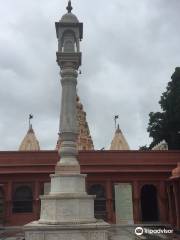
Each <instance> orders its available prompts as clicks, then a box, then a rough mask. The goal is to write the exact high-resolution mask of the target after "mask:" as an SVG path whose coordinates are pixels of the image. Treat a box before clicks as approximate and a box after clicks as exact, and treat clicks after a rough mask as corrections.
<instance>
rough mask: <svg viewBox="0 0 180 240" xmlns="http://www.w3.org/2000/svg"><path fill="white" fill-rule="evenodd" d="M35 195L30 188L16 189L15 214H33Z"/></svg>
mask: <svg viewBox="0 0 180 240" xmlns="http://www.w3.org/2000/svg"><path fill="white" fill-rule="evenodd" d="M32 210H33V195H32V190H31V188H30V187H28V186H21V187H18V188H16V191H15V193H14V196H13V213H25V212H32Z"/></svg>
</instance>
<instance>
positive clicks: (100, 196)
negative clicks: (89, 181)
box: [88, 184, 106, 220]
mask: <svg viewBox="0 0 180 240" xmlns="http://www.w3.org/2000/svg"><path fill="white" fill-rule="evenodd" d="M88 194H89V195H96V198H95V200H94V213H95V217H96V218H97V219H104V220H106V192H105V189H104V187H103V186H102V185H101V184H95V185H92V186H90V188H89V189H88Z"/></svg>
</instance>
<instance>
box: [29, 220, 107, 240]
mask: <svg viewBox="0 0 180 240" xmlns="http://www.w3.org/2000/svg"><path fill="white" fill-rule="evenodd" d="M108 228H109V224H107V223H105V222H103V221H97V222H96V223H89V224H79V223H77V224H64V225H63V224H61V225H50V224H48V225H47V224H39V222H33V223H31V224H28V225H26V226H25V239H26V240H60V239H62V240H106V239H108Z"/></svg>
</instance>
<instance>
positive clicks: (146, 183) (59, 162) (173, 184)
mask: <svg viewBox="0 0 180 240" xmlns="http://www.w3.org/2000/svg"><path fill="white" fill-rule="evenodd" d="M56 34H57V38H58V50H57V53H56V56H57V63H58V65H59V67H60V72H61V86H62V99H61V117H60V129H59V130H57V132H58V131H59V136H58V139H57V143H54V149H52V150H43V149H42V148H40V145H41V143H40V142H39V140H38V138H37V137H36V134H35V130H34V129H33V127H34V126H33V125H32V123H30V124H29V128H28V131H27V130H25V132H26V131H27V133H25V137H24V138H23V139H22V140H21V139H19V142H17V151H0V223H1V225H4V226H12V225H18V226H20V225H24V224H28V223H30V222H33V221H35V223H36V224H34V223H31V224H30V225H27V229H26V231H27V236H28V237H27V239H37V238H32V237H31V236H30V234H31V233H30V232H31V231H35V230H34V229H35V227H36V226H38V227H39V226H41V224H47V226H48V228H49V231H52V228H51V227H50V225H52V224H59V225H58V226H61V224H64V222H65V223H66V224H70V220H69V219H70V216H71V217H72V218H73V220H72V222H73V223H74V222H76V221H77V223H78V226H79V228H80V229H81V230H82V229H83V227H82V226H86V228H87V229H88V230H87V231H89V232H90V233H89V234H90V235H91V234H92V237H89V238H88V239H95V238H93V236H95V235H93V234H95V233H94V231H95V230H93V229H95V228H96V229H98V231H99V232H98V234H99V236H101V235H103V234H104V235H103V236H104V238H99V239H107V238H106V236H105V229H106V228H107V227H108V223H117V224H137V223H139V224H142V223H159V224H169V225H171V227H173V228H174V229H180V150H168V146H167V143H166V142H165V141H163V139H162V142H160V143H159V144H158V145H157V146H155V147H154V148H153V149H152V150H147V151H140V150H131V149H130V146H129V144H128V139H127V138H126V136H125V135H124V134H123V129H121V126H119V124H118V125H117V127H116V129H115V131H114V136H112V139H109V146H110V147H109V149H102V150H96V149H95V146H94V144H93V136H91V132H90V127H89V125H88V114H86V109H84V106H83V103H82V102H81V100H80V99H81V98H80V96H78V94H77V91H76V85H77V82H78V68H79V66H80V65H81V54H83V53H81V52H80V40H82V38H83V23H81V22H79V20H78V18H77V17H76V16H75V15H74V13H72V6H71V1H69V3H68V7H67V13H65V14H64V15H63V16H62V17H61V18H60V20H59V21H58V22H56ZM88 37H89V38H90V37H91V36H88ZM83 64H86V63H85V62H84V63H83ZM112 84H113V81H112ZM42 91H43V89H42ZM57 98H59V96H57ZM87 98H88V96H87ZM67 99H68V100H67ZM94 104H95V103H94ZM107 127H108V126H107ZM102 134H103V133H102ZM86 175H87V177H86ZM62 183H64V185H63V184H62ZM72 186H74V189H72ZM85 186H86V190H85ZM63 194H64V195H63ZM92 195H95V199H94V206H93V197H91V196H92ZM40 196H41V197H40ZM63 199H64V200H63ZM72 199H75V200H72ZM53 201H54V203H53ZM73 201H74V202H73ZM55 202H56V203H55ZM55 204H57V205H55ZM62 205H63V207H62V209H61V207H60V206H62ZM81 205H82V206H84V208H86V210H87V213H84V212H81V210H80V209H81ZM77 208H78V211H77V212H76V211H75V209H77ZM55 209H56V210H55ZM67 209H68V210H67ZM65 210H66V211H65ZM86 210H85V211H86ZM51 211H54V212H56V211H59V212H58V213H59V215H58V214H57V215H58V216H56V217H54V216H52V215H51ZM93 214H94V215H93ZM98 219H103V220H104V221H103V222H101V223H100V222H99V221H98ZM88 223H90V224H91V226H92V229H91V228H89V225H88ZM33 224H34V225H33ZM38 224H40V225H38ZM48 224H49V225H48ZM71 224H72V223H71ZM83 224H87V225H83ZM32 229H33V230H32ZM59 229H60V227H59ZM42 231H43V230H42ZM59 231H61V230H59ZM72 231H75V230H74V229H72ZM82 231H84V230H82ZM33 234H35V233H33ZM38 234H41V233H38ZM49 234H50V233H49ZM52 234H54V233H52ZM58 234H61V233H58ZM63 234H64V233H63ZM83 234H85V233H83ZM90 235H89V236H90ZM39 236H41V235H39ZM58 236H61V235H58ZM50 239H51V238H50ZM52 239H55V238H52ZM75 239H78V236H77V238H75ZM97 239H98V238H97Z"/></svg>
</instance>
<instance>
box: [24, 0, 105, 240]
mask: <svg viewBox="0 0 180 240" xmlns="http://www.w3.org/2000/svg"><path fill="white" fill-rule="evenodd" d="M67 10H68V13H66V14H65V15H63V16H62V18H61V20H60V21H59V22H57V23H56V34H57V38H58V52H57V54H56V55H57V63H58V65H59V66H60V74H61V85H62V98H61V115H60V135H61V140H62V143H61V147H60V150H59V153H60V161H58V163H57V165H56V168H55V174H52V175H51V188H50V193H49V194H48V195H44V196H41V214H40V219H39V221H37V222H32V223H30V224H28V225H26V226H25V238H26V240H59V239H62V240H66V239H68V240H94V239H98V240H107V239H108V231H107V230H108V227H109V224H107V223H105V222H104V221H98V220H97V219H95V217H94V198H95V196H90V195H88V194H87V193H86V189H85V178H86V175H84V174H80V165H79V163H78V161H77V154H78V152H77V147H76V140H77V118H76V95H77V94H76V85H77V76H78V73H77V70H78V68H79V66H80V65H81V53H80V48H79V45H80V44H79V42H80V40H81V39H82V31H83V25H82V23H80V22H79V21H78V19H77V17H76V16H75V15H74V14H72V13H71V10H72V7H71V1H69V2H68V7H67Z"/></svg>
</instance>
